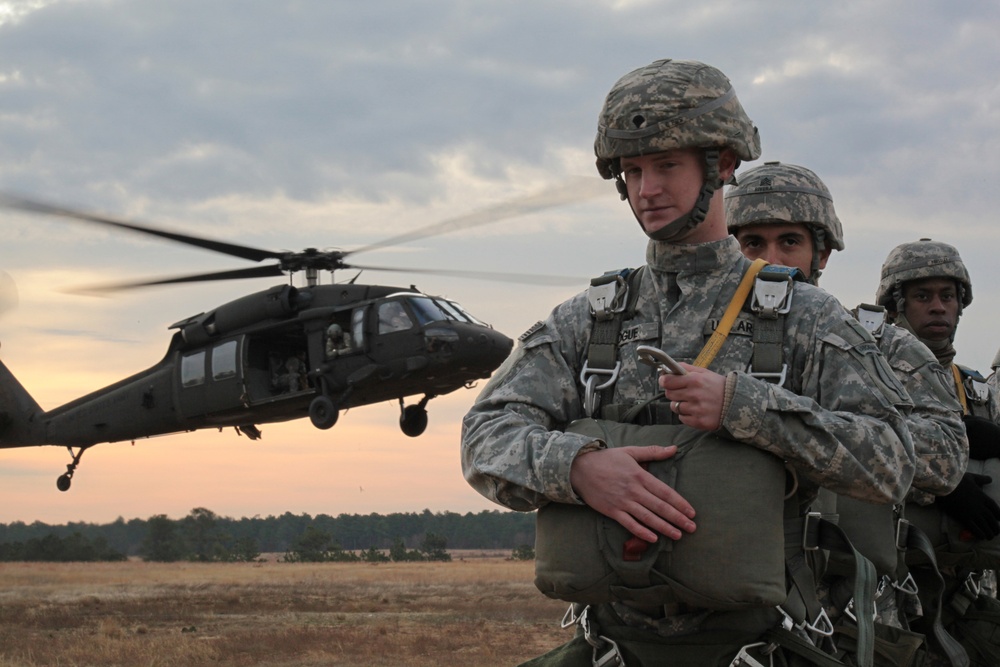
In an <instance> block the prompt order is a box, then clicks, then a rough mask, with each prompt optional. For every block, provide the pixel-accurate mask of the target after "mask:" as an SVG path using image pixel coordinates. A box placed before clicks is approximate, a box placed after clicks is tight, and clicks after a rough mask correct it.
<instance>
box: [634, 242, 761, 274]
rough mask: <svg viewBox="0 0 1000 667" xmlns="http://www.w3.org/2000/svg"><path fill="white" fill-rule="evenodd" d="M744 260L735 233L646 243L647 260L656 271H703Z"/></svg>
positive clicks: (726, 266) (730, 265) (727, 267)
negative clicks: (706, 238) (682, 241)
mask: <svg viewBox="0 0 1000 667" xmlns="http://www.w3.org/2000/svg"><path fill="white" fill-rule="evenodd" d="M741 259H745V258H744V257H743V253H741V252H740V244H739V242H738V241H737V240H736V238H735V237H733V236H727V237H726V238H724V239H721V240H719V241H709V242H708V243H691V244H674V243H667V242H665V241H653V240H651V241H650V242H649V244H648V245H647V246H646V263H647V264H649V266H650V267H651V268H652V269H653V270H655V271H667V272H669V273H704V272H708V271H714V270H717V269H720V268H723V267H725V268H726V269H729V268H731V267H732V266H733V264H735V263H737V262H739V260H741Z"/></svg>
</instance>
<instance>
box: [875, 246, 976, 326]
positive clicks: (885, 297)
mask: <svg viewBox="0 0 1000 667" xmlns="http://www.w3.org/2000/svg"><path fill="white" fill-rule="evenodd" d="M925 278H951V279H952V280H955V281H956V282H957V283H958V285H959V290H958V291H959V303H960V304H961V308H964V307H965V306H968V305H969V304H970V303H972V280H971V279H970V278H969V271H968V269H966V268H965V263H964V262H963V261H962V257H961V255H959V254H958V250H956V249H955V247H954V246H951V245H948V244H947V243H942V242H941V241H932V240H930V239H920V240H919V241H911V242H909V243H903V244H901V245H898V246H896V247H895V248H893V249H892V250H891V251H890V252H889V256H888V257H886V258H885V262H884V263H883V264H882V276H881V278H880V279H879V283H878V291H877V292H876V293H875V301H876V303H878V304H879V305H881V306H885V307H886V309H888V310H890V311H894V312H898V313H902V312H903V284H904V283H907V282H909V281H911V280H923V279H925ZM961 308H960V309H959V312H960V313H961Z"/></svg>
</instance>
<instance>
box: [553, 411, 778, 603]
mask: <svg viewBox="0 0 1000 667" xmlns="http://www.w3.org/2000/svg"><path fill="white" fill-rule="evenodd" d="M566 431H567V432H568V433H581V434H584V435H588V436H591V437H593V438H594V439H595V440H602V441H603V442H605V443H606V444H607V446H608V447H624V446H629V445H631V446H641V445H676V446H677V448H678V451H677V454H676V455H675V456H674V457H672V458H670V459H667V460H665V461H654V462H652V463H650V464H649V466H648V469H649V472H651V473H652V474H654V475H656V477H657V478H658V479H660V480H662V481H664V482H666V483H667V484H669V485H670V486H671V487H673V488H674V489H676V490H677V492H678V493H679V494H680V495H681V496H683V497H684V498H686V499H687V500H688V501H689V502H690V503H691V504H692V505H693V506H694V507H697V508H698V530H696V531H695V532H694V533H691V534H690V535H685V536H684V538H683V539H681V540H676V541H675V540H670V539H665V538H660V539H659V540H657V542H656V543H655V544H649V543H647V542H645V541H643V540H639V539H638V538H633V537H632V536H631V535H630V534H629V532H628V531H627V530H625V528H623V527H622V526H621V524H619V523H618V522H617V521H615V520H613V519H609V518H608V517H605V516H603V515H601V514H599V513H598V512H595V511H594V510H592V509H591V508H589V507H587V506H586V505H569V504H565V503H551V504H549V505H546V506H544V507H542V508H541V509H539V510H538V519H537V524H536V531H535V533H536V534H535V572H536V577H535V585H536V586H537V587H538V589H539V590H540V591H541V592H542V593H544V594H545V595H547V596H549V597H552V598H556V599H560V600H567V601H570V602H584V603H591V604H593V603H601V602H611V601H617V602H630V603H634V604H639V605H660V604H665V603H669V602H684V603H687V604H690V605H694V606H697V607H703V608H710V609H742V608H747V607H760V606H776V605H779V604H781V603H783V602H784V601H785V598H786V590H785V547H784V529H783V506H784V496H785V476H786V473H785V466H784V463H783V462H782V461H781V460H780V459H779V458H777V457H776V456H773V455H772V454H769V453H767V452H764V451H762V450H759V449H757V448H756V447H749V446H747V445H744V444H741V443H738V442H735V441H732V440H727V439H725V438H722V437H719V436H717V435H715V434H713V433H707V432H704V431H697V430H696V429H693V428H690V427H687V426H670V425H664V426H638V425H635V424H622V423H618V422H611V421H606V420H596V419H581V420H578V421H576V422H573V423H572V424H570V426H569V427H568V428H567V429H566Z"/></svg>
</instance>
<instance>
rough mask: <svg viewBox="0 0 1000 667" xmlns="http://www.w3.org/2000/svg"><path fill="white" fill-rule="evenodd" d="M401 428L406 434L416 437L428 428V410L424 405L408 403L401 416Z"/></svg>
mask: <svg viewBox="0 0 1000 667" xmlns="http://www.w3.org/2000/svg"><path fill="white" fill-rule="evenodd" d="M399 428H400V429H402V431H403V433H404V434H405V435H408V436H410V437H411V438H415V437H417V436H418V435H420V434H422V433H423V432H424V431H426V430H427V410H425V409H424V406H423V405H408V406H406V407H405V408H403V414H402V416H401V417H400V418H399Z"/></svg>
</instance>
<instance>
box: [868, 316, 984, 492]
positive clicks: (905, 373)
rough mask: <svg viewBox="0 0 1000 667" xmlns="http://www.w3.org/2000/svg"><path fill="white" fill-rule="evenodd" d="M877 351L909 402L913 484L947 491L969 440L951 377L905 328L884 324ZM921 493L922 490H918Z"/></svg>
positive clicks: (966, 452)
mask: <svg viewBox="0 0 1000 667" xmlns="http://www.w3.org/2000/svg"><path fill="white" fill-rule="evenodd" d="M882 351H883V353H884V355H885V358H886V361H887V362H888V363H889V366H890V367H891V368H892V370H893V372H894V373H895V374H896V377H897V378H898V379H899V381H900V383H901V384H902V385H903V387H904V388H905V389H906V393H907V394H909V396H910V400H911V401H912V402H913V410H912V411H911V412H910V414H909V415H908V416H907V418H906V424H907V426H908V427H909V429H910V436H911V437H912V438H913V452H914V455H915V462H914V464H915V472H914V475H913V490H914V491H917V492H922V493H925V494H931V495H936V496H939V495H945V494H948V493H950V492H951V491H952V490H954V488H955V487H956V486H957V485H958V483H959V481H961V479H962V473H963V472H965V469H966V466H967V465H968V462H969V441H968V439H967V437H966V434H965V425H964V424H963V423H962V406H961V405H960V404H959V402H958V399H957V398H956V397H955V393H954V391H953V389H952V385H953V384H954V381H953V380H952V378H951V377H950V376H949V375H948V374H947V372H946V371H945V369H944V367H942V366H941V364H940V363H938V361H937V359H936V358H935V357H934V354H933V353H932V352H931V351H930V350H929V349H928V348H927V347H926V346H925V345H924V344H923V343H921V342H920V341H919V340H917V339H916V338H914V337H913V336H912V335H911V334H910V333H909V332H907V331H905V330H903V329H899V328H896V327H887V328H886V332H885V334H884V335H883V338H882ZM924 497H925V498H926V496H924Z"/></svg>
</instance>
